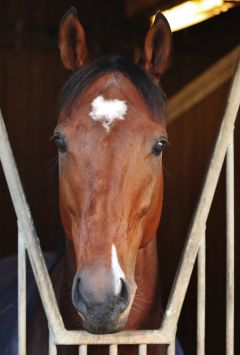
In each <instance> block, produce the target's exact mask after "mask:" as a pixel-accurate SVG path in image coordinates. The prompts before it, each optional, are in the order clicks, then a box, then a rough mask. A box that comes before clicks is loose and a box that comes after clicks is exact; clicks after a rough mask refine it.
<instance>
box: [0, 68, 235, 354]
mask: <svg viewBox="0 0 240 355" xmlns="http://www.w3.org/2000/svg"><path fill="white" fill-rule="evenodd" d="M239 92H240V63H239V64H238V68H237V71H236V74H235V77H234V80H233V83H232V87H231V91H230V95H229V98H228V103H227V107H226V111H225V114H224V118H223V121H222V124H221V128H220V132H219V135H218V137H217V142H216V145H215V149H214V152H213V155H212V159H211V162H210V166H209V170H208V173H207V176H206V179H205V183H204V186H203V189H202V193H201V197H200V200H199V203H198V207H197V209H196V212H195V215H194V218H193V222H192V224H191V227H190V230H189V234H188V237H187V241H186V244H185V247H184V251H183V254H182V258H181V261H180V264H179V268H178V271H177V275H176V278H175V281H174V285H173V288H172V291H171V294H170V298H169V302H168V305H167V309H166V312H165V315H164V319H163V323H162V326H161V328H160V329H158V330H145V331H143V330H141V331H140V330H138V331H123V332H120V333H117V334H107V335H104V336H103V335H92V334H89V333H87V332H85V331H70V330H66V329H65V327H64V324H63V321H62V317H61V314H60V312H59V308H58V305H57V302H56V297H55V294H54V291H53V287H52V283H51V280H50V277H49V274H48V271H47V267H46V263H45V261H44V259H43V255H42V251H41V248H40V244H39V240H38V237H37V234H36V231H35V228H34V224H33V221H32V218H31V214H30V210H29V207H28V204H27V202H26V198H25V195H24V192H23V188H22V185H21V182H20V178H19V175H18V171H17V168H16V164H15V161H14V157H13V154H12V151H11V147H10V144H9V141H8V137H7V132H6V128H5V125H4V122H3V118H2V114H1V112H0V142H1V146H0V158H1V163H2V166H3V170H4V173H5V177H6V180H7V184H8V187H9V190H10V194H11V198H12V201H13V204H14V208H15V211H16V215H17V218H18V221H19V225H20V231H21V233H22V237H23V239H24V245H25V248H26V249H27V251H28V254H29V258H30V262H31V265H32V268H33V272H34V276H35V279H36V282H37V285H38V288H39V293H40V296H41V299H42V303H43V306H44V309H45V312H46V315H47V319H48V324H49V330H50V334H51V336H50V342H49V350H50V353H51V354H55V353H56V346H55V345H57V344H65V345H68V344H73V345H74V344H76V345H80V344H81V345H80V348H79V353H81V354H84V352H85V351H87V347H86V345H88V344H108V345H111V347H112V348H110V349H113V350H112V351H113V352H114V351H116V345H114V344H139V345H140V347H139V353H140V351H141V353H143V354H144V353H145V347H146V344H172V342H173V339H174V337H175V330H176V327H177V322H178V318H179V315H180V311H181V308H182V304H183V301H184V298H185V294H186V291H187V287H188V284H189V281H190V277H191V274H192V270H193V266H194V263H195V260H196V256H197V253H198V250H199V247H200V244H201V240H202V236H203V230H204V226H205V224H206V220H207V217H208V213H209V210H210V207H211V203H212V199H213V196H214V192H215V189H216V185H217V181H218V179H219V175H220V171H221V168H222V165H223V161H224V157H225V154H226V151H227V147H228V146H229V144H230V142H231V137H232V134H233V130H234V122H235V119H236V116H237V112H238V108H239V99H240V98H239ZM19 295H20V298H21V297H22V296H21V295H23V293H21V292H20V293H19ZM20 301H21V300H20ZM22 319H24V318H22ZM231 322H232V320H231ZM229 324H230V322H229ZM22 354H24V351H23V352H22V353H21V354H19V355H22Z"/></svg>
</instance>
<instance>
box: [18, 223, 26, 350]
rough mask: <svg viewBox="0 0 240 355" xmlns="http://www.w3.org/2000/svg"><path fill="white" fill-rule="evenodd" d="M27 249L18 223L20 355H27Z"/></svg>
mask: <svg viewBox="0 0 240 355" xmlns="http://www.w3.org/2000/svg"><path fill="white" fill-rule="evenodd" d="M26 314H27V302H26V249H25V245H24V241H23V236H22V233H21V228H20V225H19V223H18V355H26V353H27V352H26V339H27V336H26V333H27V332H26V326H27V322H26Z"/></svg>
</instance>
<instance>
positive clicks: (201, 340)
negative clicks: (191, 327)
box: [197, 231, 206, 355]
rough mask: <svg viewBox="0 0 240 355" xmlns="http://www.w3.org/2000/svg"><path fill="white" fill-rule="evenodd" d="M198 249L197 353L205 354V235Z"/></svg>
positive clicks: (199, 354) (198, 354)
mask: <svg viewBox="0 0 240 355" xmlns="http://www.w3.org/2000/svg"><path fill="white" fill-rule="evenodd" d="M203 234H204V235H203V238H202V243H201V246H200V248H199V250H198V270H197V355H204V354H205V311H206V309H205V303H206V301H205V299H206V245H205V244H206V242H205V240H206V236H205V231H204V233H203Z"/></svg>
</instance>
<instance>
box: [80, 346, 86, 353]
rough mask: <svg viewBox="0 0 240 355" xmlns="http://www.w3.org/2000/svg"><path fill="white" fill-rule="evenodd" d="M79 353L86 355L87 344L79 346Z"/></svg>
mask: <svg viewBox="0 0 240 355" xmlns="http://www.w3.org/2000/svg"><path fill="white" fill-rule="evenodd" d="M79 355H87V345H80V346H79Z"/></svg>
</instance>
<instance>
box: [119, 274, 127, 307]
mask: <svg viewBox="0 0 240 355" xmlns="http://www.w3.org/2000/svg"><path fill="white" fill-rule="evenodd" d="M120 280H121V290H120V294H119V303H120V304H121V305H122V306H124V307H126V306H127V305H128V303H129V290H128V286H127V283H126V281H124V280H123V279H122V278H121V279H120Z"/></svg>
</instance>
